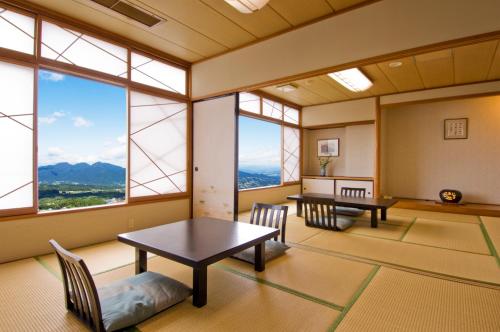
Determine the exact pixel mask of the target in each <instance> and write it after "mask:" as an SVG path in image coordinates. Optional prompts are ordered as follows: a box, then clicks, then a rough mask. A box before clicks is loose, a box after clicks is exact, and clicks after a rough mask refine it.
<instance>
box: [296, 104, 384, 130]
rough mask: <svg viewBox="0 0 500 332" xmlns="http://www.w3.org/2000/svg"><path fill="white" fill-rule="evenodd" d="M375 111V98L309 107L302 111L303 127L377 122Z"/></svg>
mask: <svg viewBox="0 0 500 332" xmlns="http://www.w3.org/2000/svg"><path fill="white" fill-rule="evenodd" d="M375 111H376V99H375V98H365V99H358V100H352V101H345V102H338V103H331V104H325V105H318V106H307V107H304V108H303V109H302V125H303V126H305V127H307V126H317V125H324V124H333V123H345V122H356V121H365V120H375Z"/></svg>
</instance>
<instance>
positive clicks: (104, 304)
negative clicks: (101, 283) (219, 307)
mask: <svg viewBox="0 0 500 332" xmlns="http://www.w3.org/2000/svg"><path fill="white" fill-rule="evenodd" d="M97 292H98V294H99V299H100V302H101V311H102V320H103V323H104V328H105V329H106V331H116V330H119V329H122V328H124V327H127V326H131V325H135V324H137V323H139V322H141V321H143V320H145V319H147V318H149V317H151V316H153V315H155V314H156V313H158V312H160V311H162V310H165V309H167V308H168V307H171V306H173V305H174V304H176V303H179V302H182V301H184V299H186V298H187V297H188V296H190V295H191V294H192V290H191V289H190V288H189V287H187V286H186V285H184V284H183V283H181V282H178V281H176V280H173V279H170V278H168V277H165V276H163V275H161V274H159V273H154V272H144V273H141V274H138V275H136V276H133V277H130V278H127V279H124V280H119V281H116V282H113V283H111V284H109V285H107V286H105V287H102V288H99V289H98V290H97Z"/></svg>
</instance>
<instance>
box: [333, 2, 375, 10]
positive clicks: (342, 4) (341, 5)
mask: <svg viewBox="0 0 500 332" xmlns="http://www.w3.org/2000/svg"><path fill="white" fill-rule="evenodd" d="M328 2H329V3H330V5H331V6H332V7H333V9H335V10H336V11H337V10H342V9H346V8H349V7H352V6H355V5H359V4H360V3H363V2H366V0H328Z"/></svg>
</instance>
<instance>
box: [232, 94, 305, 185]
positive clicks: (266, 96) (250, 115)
mask: <svg viewBox="0 0 500 332" xmlns="http://www.w3.org/2000/svg"><path fill="white" fill-rule="evenodd" d="M245 92H247V93H251V94H254V95H256V96H258V97H259V98H260V112H259V113H253V112H248V111H245V110H244V109H242V108H240V105H238V110H239V114H238V116H245V117H248V118H253V119H257V120H263V121H267V122H271V123H275V124H278V125H280V126H281V165H280V168H281V184H280V185H275V186H268V187H257V188H247V189H238V192H245V191H252V190H265V189H272V188H279V187H285V186H293V185H297V184H300V183H301V180H300V177H301V176H302V158H303V156H302V155H303V153H302V137H303V136H302V134H303V131H302V107H301V106H300V105H297V104H294V103H291V102H289V101H287V100H284V99H281V98H278V97H275V96H272V95H270V94H267V93H263V92H260V91H245ZM264 99H268V100H271V101H274V102H277V103H280V104H281V105H282V112H281V119H276V118H273V117H270V116H266V115H264V114H263V100H264ZM285 106H288V107H291V108H294V109H296V110H297V111H298V112H299V121H298V123H297V124H295V123H290V122H286V121H285V120H284V116H285V112H284V108H285ZM285 127H289V128H294V129H298V130H299V152H300V153H299V158H298V163H299V180H297V181H284V174H283V172H284V128H285Z"/></svg>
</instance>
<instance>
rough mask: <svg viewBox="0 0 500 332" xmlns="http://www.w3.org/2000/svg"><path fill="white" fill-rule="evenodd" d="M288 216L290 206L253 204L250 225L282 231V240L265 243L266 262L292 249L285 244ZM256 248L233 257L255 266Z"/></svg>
mask: <svg viewBox="0 0 500 332" xmlns="http://www.w3.org/2000/svg"><path fill="white" fill-rule="evenodd" d="M287 214H288V206H286V205H271V204H264V203H253V206H252V211H251V212H250V224H253V225H260V226H266V227H272V228H276V229H279V230H280V238H281V239H280V240H281V242H278V237H275V238H274V241H273V240H269V241H266V242H265V255H266V261H269V260H272V259H274V258H276V257H279V256H281V255H283V254H284V253H285V251H286V250H287V249H289V248H290V247H289V246H287V245H286V244H285V232H286V218H287ZM254 250H255V248H253V247H252V248H248V249H245V250H243V251H241V252H239V253H237V254H235V255H234V256H233V257H234V258H237V259H240V260H243V261H245V262H248V263H252V264H254V262H255V255H254Z"/></svg>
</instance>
